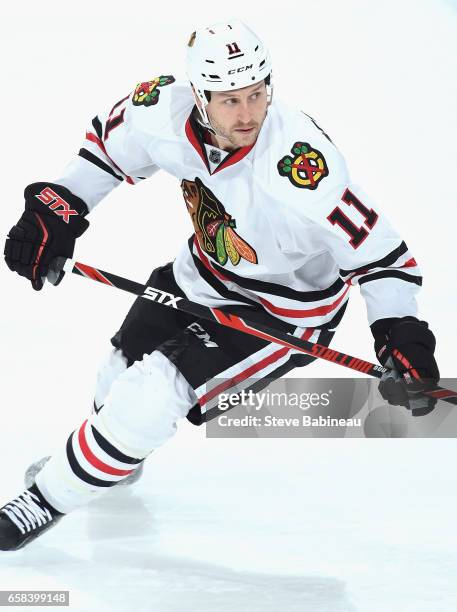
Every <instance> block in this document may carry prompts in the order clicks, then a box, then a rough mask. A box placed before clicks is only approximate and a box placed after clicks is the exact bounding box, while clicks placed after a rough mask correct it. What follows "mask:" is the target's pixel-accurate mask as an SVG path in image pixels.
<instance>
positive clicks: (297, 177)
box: [278, 142, 328, 189]
mask: <svg viewBox="0 0 457 612" xmlns="http://www.w3.org/2000/svg"><path fill="white" fill-rule="evenodd" d="M290 151H291V153H292V155H286V156H285V157H283V158H282V159H280V160H279V162H278V172H279V174H280V175H281V176H287V178H288V179H289V181H290V182H291V183H292V184H293V185H295V187H303V189H316V187H317V186H318V185H319V182H320V181H321V180H322V179H323V178H324V176H327V175H328V168H327V163H326V161H325V159H324V156H323V155H322V153H321V152H320V151H318V150H317V149H313V148H312V147H311V145H309V144H308V143H307V142H296V143H295V144H294V146H293V147H292V149H291V150H290Z"/></svg>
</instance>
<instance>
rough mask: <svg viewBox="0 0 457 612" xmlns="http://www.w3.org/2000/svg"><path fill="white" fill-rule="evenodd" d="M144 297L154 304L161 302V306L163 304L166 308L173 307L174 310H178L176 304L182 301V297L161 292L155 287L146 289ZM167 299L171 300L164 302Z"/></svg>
mask: <svg viewBox="0 0 457 612" xmlns="http://www.w3.org/2000/svg"><path fill="white" fill-rule="evenodd" d="M142 297H144V298H146V299H148V300H152V301H153V302H159V304H163V305H164V306H172V307H173V308H178V306H177V305H176V304H177V302H178V300H182V297H179V296H177V295H173V294H171V293H167V292H166V291H161V290H160V289H156V288H155V287H146V289H145V290H144V293H143V295H142ZM166 298H169V300H168V302H165V301H164V300H165V299H166Z"/></svg>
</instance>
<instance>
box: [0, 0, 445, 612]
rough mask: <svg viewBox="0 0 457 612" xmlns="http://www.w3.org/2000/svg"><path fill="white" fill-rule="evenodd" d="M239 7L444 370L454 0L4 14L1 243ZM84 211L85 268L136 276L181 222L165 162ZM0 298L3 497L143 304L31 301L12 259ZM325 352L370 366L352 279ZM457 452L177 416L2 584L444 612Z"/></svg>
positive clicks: (84, 402) (105, 602)
mask: <svg viewBox="0 0 457 612" xmlns="http://www.w3.org/2000/svg"><path fill="white" fill-rule="evenodd" d="M170 9H171V10H170ZM165 12H167V13H169V14H168V15H166V16H165V15H164V14H163V13H165ZM232 15H237V16H239V17H241V18H243V19H244V20H245V21H247V22H248V23H249V24H251V26H252V27H253V28H254V29H255V30H257V31H258V33H259V34H260V35H261V36H263V37H264V39H265V41H266V42H267V43H268V45H269V46H270V48H271V51H272V55H273V62H274V82H275V95H277V96H278V97H281V98H284V99H286V100H287V101H288V102H289V103H290V104H295V105H297V106H299V107H301V108H303V109H304V110H305V111H306V112H307V113H309V114H310V115H312V116H313V117H315V119H316V120H317V121H318V123H319V124H321V125H322V127H323V128H324V129H325V130H326V131H327V132H328V133H329V134H330V136H331V137H332V139H333V140H334V141H335V142H336V144H337V145H338V146H339V147H340V149H341V150H342V152H343V153H344V155H345V156H346V159H347V161H348V164H349V167H350V169H351V170H352V175H353V178H354V179H355V181H356V182H358V183H360V184H361V185H362V186H363V188H364V189H365V190H366V191H367V192H369V193H370V194H371V195H372V196H373V197H374V199H375V200H376V201H377V202H379V208H380V209H381V210H383V211H384V212H385V213H386V215H387V216H388V217H389V219H390V220H391V222H392V223H393V224H394V225H395V226H396V227H397V228H398V229H399V230H400V232H401V233H402V234H403V236H404V238H405V241H406V242H407V244H408V246H409V247H410V249H411V250H412V252H413V253H414V255H415V256H416V258H417V260H418V261H419V262H420V264H421V267H422V269H423V273H424V279H425V281H424V286H423V289H422V292H421V295H420V297H419V300H420V315H421V317H422V318H424V319H426V320H428V321H429V322H430V325H431V327H432V329H433V330H434V332H435V334H436V336H437V342H438V348H437V359H438V363H439V365H440V369H441V373H442V375H443V377H456V371H455V362H454V359H453V354H454V347H455V343H456V340H457V338H456V334H455V310H456V302H457V300H456V289H455V282H456V274H455V269H456V255H455V242H456V241H455V228H456V227H457V225H456V204H457V202H456V187H455V184H456V182H455V177H456V168H457V159H456V144H455V143H456V139H457V134H456V108H457V96H456V67H457V66H456V64H457V59H456V58H457V53H456V52H457V42H456V41H457V2H455V0H452V1H451V0H447V1H445V0H416V1H413V0H398V1H394V0H386V1H383V2H374V1H370V0H365V1H362V0H359V1H357V0H341V1H338V0H327V1H326V2H323V3H316V2H310V1H309V0H303V2H301V3H291V2H283V3H276V4H274V5H267V4H263V3H260V2H259V1H258V0H255V2H251V3H249V4H247V3H245V2H241V1H240V0H235V1H234V2H231V4H230V11H229V13H227V12H226V11H224V10H223V7H222V6H221V4H220V3H210V2H208V0H205V1H204V2H198V3H195V4H192V5H189V6H187V7H180V6H178V5H176V6H170V5H167V6H165V5H159V4H157V3H152V2H148V3H146V2H145V1H144V0H137V2H135V3H130V4H129V5H127V4H126V3H125V2H123V3H120V2H107V1H106V0H103V1H101V2H96V3H95V2H91V3H89V2H87V1H86V0H84V1H81V2H79V3H77V4H74V5H73V6H72V8H71V9H69V7H68V6H67V5H66V4H65V3H58V2H54V1H52V0H42V1H41V2H40V3H32V2H23V3H21V4H20V5H19V4H17V5H14V4H10V5H9V7H8V8H2V25H3V28H2V35H1V37H0V52H1V57H2V61H1V65H0V71H1V82H2V84H3V91H2V97H1V108H2V139H3V142H2V145H3V147H2V148H3V163H2V168H3V172H2V204H1V207H0V238H1V242H2V244H3V240H4V237H5V235H6V233H7V232H8V230H9V229H10V227H11V226H12V225H13V224H14V223H15V222H16V221H17V218H18V217H19V216H20V214H21V210H22V206H23V205H22V191H23V188H24V186H25V185H27V184H28V183H30V182H33V181H36V180H48V179H49V180H52V179H53V178H54V177H56V176H57V175H58V174H59V172H60V170H61V168H62V167H63V166H64V165H65V163H66V162H67V161H68V160H69V159H70V158H71V156H72V155H73V154H74V153H75V152H77V151H78V150H79V147H80V145H81V142H82V139H83V136H84V131H85V126H86V123H87V121H88V120H90V119H91V118H92V117H93V116H94V115H95V114H96V113H97V112H98V110H100V109H102V108H104V107H105V106H108V105H112V104H113V103H114V102H115V101H117V100H118V99H120V98H121V97H123V96H124V95H126V93H127V92H128V91H129V90H131V89H132V87H133V86H134V85H135V83H136V82H138V81H140V80H145V79H148V78H152V77H154V76H156V75H158V74H159V73H163V74H171V73H175V72H178V73H179V72H182V66H183V55H184V46H185V43H186V41H187V37H188V35H189V34H190V32H191V31H192V30H193V29H194V28H195V26H198V25H202V24H204V23H206V22H211V21H216V20H219V19H222V18H225V17H229V16H232ZM196 16H197V20H195V17H196ZM90 220H91V229H90V230H89V231H88V232H87V233H86V234H85V235H84V236H83V237H82V238H81V239H80V240H79V242H78V244H77V250H76V255H77V258H78V259H79V260H80V261H83V262H86V263H88V264H92V265H95V266H99V267H100V268H103V269H107V270H110V271H112V272H115V273H118V274H121V275H123V276H127V277H130V278H132V279H134V280H144V279H145V278H146V277H147V275H148V274H149V272H150V270H151V269H152V268H153V267H155V266H157V265H159V264H162V263H165V262H167V261H169V260H171V259H172V258H173V256H174V254H175V253H176V251H177V249H178V248H179V246H180V244H181V243H182V241H183V240H184V239H186V237H187V236H188V235H189V234H190V232H191V231H192V228H191V224H190V221H189V219H188V216H187V213H185V211H184V209H183V202H182V196H181V195H180V189H179V185H178V184H177V183H176V181H175V180H174V179H172V178H170V177H167V176H166V175H158V176H156V177H154V178H152V179H151V180H150V181H145V182H144V183H142V184H140V185H137V186H136V187H134V188H131V187H129V186H126V185H125V186H124V185H123V186H121V187H120V188H119V189H118V190H117V191H116V192H114V193H112V194H111V195H110V196H109V198H107V200H106V202H104V203H102V204H101V205H100V207H99V208H98V209H97V210H96V211H94V213H93V214H92V215H91V217H90ZM0 287H1V295H2V300H1V313H2V316H1V320H0V334H1V342H2V350H1V351H0V377H1V393H2V395H1V401H0V405H1V417H0V466H1V470H0V474H1V477H0V485H1V486H0V505H1V504H3V503H4V502H6V501H8V500H9V499H10V498H11V497H13V496H15V495H17V494H18V493H19V492H20V490H21V487H22V476H23V472H24V470H25V468H26V467H27V465H28V464H29V463H31V462H32V461H34V460H35V459H36V458H38V457H41V456H43V455H45V454H49V453H51V452H52V451H53V450H54V449H55V448H57V447H59V446H60V445H62V444H64V443H65V441H66V438H67V436H68V434H69V433H70V432H71V431H72V430H73V429H74V428H75V427H77V426H78V425H79V424H80V423H81V422H82V420H83V419H84V418H85V416H86V415H87V413H88V412H89V410H90V406H91V402H92V393H93V388H94V383H95V373H96V371H97V366H98V363H99V362H100V360H101V358H102V357H103V355H104V353H105V352H106V350H107V347H108V340H109V338H110V336H111V335H112V334H113V332H115V331H116V330H117V328H118V326H119V324H120V322H121V321H122V319H123V317H124V314H125V312H126V310H127V309H128V307H129V305H130V303H131V301H132V300H131V298H130V297H129V296H128V295H127V294H122V293H121V292H116V291H115V290H112V289H109V288H106V287H102V286H100V285H96V284H94V283H91V282H89V281H85V280H83V279H80V278H76V277H75V276H71V277H69V278H66V279H64V282H63V283H62V284H61V285H60V286H59V287H58V288H54V287H48V286H47V287H45V289H44V290H43V291H42V292H40V293H36V292H34V291H33V290H32V289H31V288H30V286H29V285H28V284H27V283H26V282H25V281H24V280H23V279H20V278H19V277H16V276H15V275H13V274H11V273H10V272H9V271H8V270H7V268H6V266H5V264H4V263H3V259H2V261H1V262H0ZM334 346H335V347H337V348H341V350H343V351H345V352H349V353H352V354H355V355H358V356H360V357H362V358H366V359H369V360H374V354H373V350H372V340H371V334H370V331H369V328H368V325H367V323H366V317H365V310H364V304H363V301H362V300H361V298H360V296H359V295H358V292H357V290H354V292H353V297H352V300H351V304H350V307H349V309H348V314H347V316H346V317H345V319H344V321H343V323H342V325H341V329H340V330H339V331H338V333H337V334H336V336H335V340H334ZM305 373H306V375H308V376H317V377H323V376H333V377H335V376H347V375H348V373H347V372H346V371H345V370H342V371H340V369H338V368H337V366H333V365H330V364H323V363H319V364H316V363H315V364H313V365H311V366H309V367H308V368H307V369H306V370H302V371H300V374H303V375H304V374H305ZM456 464H457V448H456V444H455V440H454V439H436V440H432V439H393V440H390V439H368V440H367V439H362V440H350V439H326V440H325V439H324V440H318V439H314V440H310V439H307V440H303V439H273V440H272V439H270V440H266V439H244V440H243V439H239V440H215V439H206V437H205V431H204V429H203V428H195V427H193V426H192V425H190V424H189V423H188V422H183V423H181V424H180V426H179V429H178V433H177V435H176V437H175V438H174V439H173V440H172V441H171V442H169V443H168V444H167V445H165V446H164V447H163V448H161V449H159V450H158V451H156V452H155V453H153V454H152V455H151V457H150V458H149V459H148V461H147V464H146V469H145V474H144V477H143V478H142V480H141V481H140V482H139V483H138V484H136V485H135V486H134V487H132V488H131V489H126V488H123V489H120V488H118V489H117V490H116V489H115V490H112V491H110V492H109V493H108V494H107V496H106V497H105V498H103V499H102V500H100V501H98V502H96V503H94V504H93V505H92V506H90V507H88V508H86V509H84V510H80V511H78V512H75V513H74V514H72V515H69V516H67V517H65V518H64V520H62V522H61V523H60V524H59V525H58V526H57V527H56V528H55V529H54V530H51V531H50V532H49V533H47V534H46V535H44V536H43V537H42V538H40V539H39V540H38V541H37V542H36V543H34V544H33V545H31V546H30V547H28V548H26V549H24V550H22V551H19V552H17V553H2V554H0V590H16V589H23V590H32V589H64V590H69V591H70V599H71V605H70V608H69V609H70V610H71V611H72V612H105V611H106V612H126V611H127V612H128V611H132V612H181V611H185V610H186V611H187V610H192V611H194V610H195V611H197V610H198V611H199V612H213V611H216V610H217V611H218V612H235V611H236V612H455V611H456V610H457V529H456V524H457V501H456V481H457V477H456ZM16 609H18V610H27V609H30V608H16Z"/></svg>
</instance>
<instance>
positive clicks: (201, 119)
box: [197, 104, 230, 142]
mask: <svg viewBox="0 0 457 612" xmlns="http://www.w3.org/2000/svg"><path fill="white" fill-rule="evenodd" d="M197 111H198V114H197V121H198V123H199V124H200V125H201V126H202V128H204V129H205V130H208V132H211V134H214V136H217V137H218V138H223V139H224V140H226V141H227V142H230V140H229V139H228V138H227V136H224V135H223V134H220V133H219V132H218V131H217V130H216V129H215V128H214V127H213V126H212V125H211V122H210V120H209V117H208V114H207V113H206V112H205V115H206V116H207V117H208V119H207V120H205V118H204V117H203V115H202V113H201V111H200V108H199V107H198V104H197Z"/></svg>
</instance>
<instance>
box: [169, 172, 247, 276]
mask: <svg viewBox="0 0 457 612" xmlns="http://www.w3.org/2000/svg"><path fill="white" fill-rule="evenodd" d="M181 189H182V192H183V196H184V200H185V202H186V206H187V210H188V212H189V214H190V217H191V219H192V223H193V224H194V228H195V235H196V236H197V239H198V242H199V244H200V246H201V248H202V249H203V250H204V251H205V252H206V253H208V255H209V256H210V257H212V258H213V259H214V261H216V262H217V263H218V264H220V265H221V266H224V265H225V264H226V263H227V260H228V259H229V258H230V261H231V262H232V264H233V265H234V266H236V265H237V264H238V263H239V262H240V259H241V258H243V259H246V261H249V262H250V263H253V264H256V263H257V254H256V252H255V251H254V249H253V248H252V247H251V246H249V244H248V243H247V242H245V241H244V240H243V239H242V238H240V236H238V234H237V233H236V232H235V228H236V222H235V219H232V217H231V215H229V214H228V213H227V212H226V211H225V208H224V207H223V206H222V204H221V203H220V202H219V200H218V199H217V198H216V196H215V195H214V193H213V192H212V191H211V190H210V189H208V187H206V186H205V185H204V184H203V183H202V181H201V180H200V179H199V178H198V177H196V178H195V182H194V181H186V180H184V181H182V183H181Z"/></svg>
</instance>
